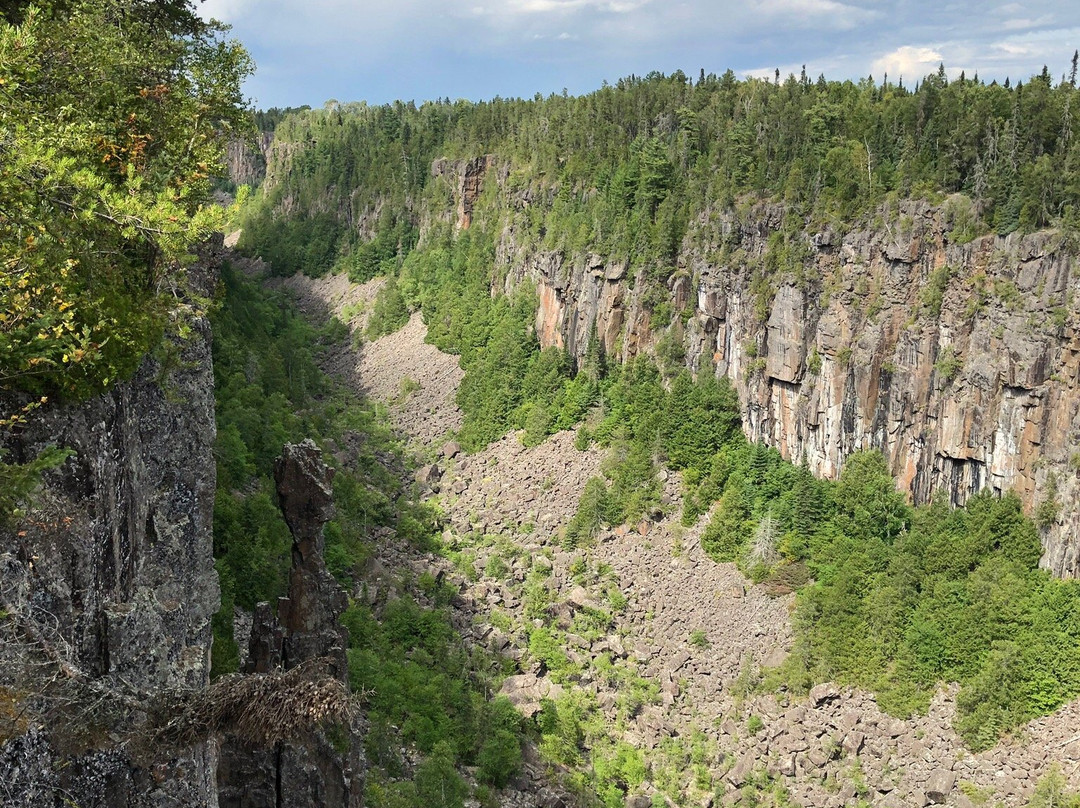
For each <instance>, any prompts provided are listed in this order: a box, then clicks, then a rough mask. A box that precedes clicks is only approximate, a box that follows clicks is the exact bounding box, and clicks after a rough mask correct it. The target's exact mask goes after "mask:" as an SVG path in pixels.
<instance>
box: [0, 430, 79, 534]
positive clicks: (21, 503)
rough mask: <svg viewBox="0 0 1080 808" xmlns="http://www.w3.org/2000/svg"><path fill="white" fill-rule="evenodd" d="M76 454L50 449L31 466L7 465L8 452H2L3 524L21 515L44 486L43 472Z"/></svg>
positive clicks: (0, 496) (0, 518)
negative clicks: (35, 492) (38, 488)
mask: <svg viewBox="0 0 1080 808" xmlns="http://www.w3.org/2000/svg"><path fill="white" fill-rule="evenodd" d="M72 454H73V452H71V451H69V450H67V449H58V448H56V447H55V446H50V447H49V448H47V449H45V450H44V451H42V452H41V454H39V455H38V456H37V457H35V458H34V459H33V460H31V461H29V462H27V463H6V462H3V458H4V455H5V452H4V451H3V450H2V449H0V525H3V524H4V523H6V522H7V521H8V520H9V519H13V518H17V517H18V516H20V515H21V514H22V509H23V508H24V507H25V506H26V504H27V502H28V501H30V500H31V498H32V496H33V493H34V491H35V490H36V489H37V487H38V485H39V484H40V483H41V475H42V473H43V472H45V471H48V470H49V469H54V468H56V467H57V466H59V465H60V464H61V463H63V462H64V461H65V460H67V458H69V457H70V456H71V455H72Z"/></svg>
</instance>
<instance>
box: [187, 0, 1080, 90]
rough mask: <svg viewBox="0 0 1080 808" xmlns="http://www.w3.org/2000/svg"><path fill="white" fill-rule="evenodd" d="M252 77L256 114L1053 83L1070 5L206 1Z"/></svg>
mask: <svg viewBox="0 0 1080 808" xmlns="http://www.w3.org/2000/svg"><path fill="white" fill-rule="evenodd" d="M200 13H202V14H203V16H205V17H207V18H211V17H212V18H215V19H218V20H221V21H222V22H225V23H227V24H229V25H231V26H232V33H231V35H232V36H234V37H236V38H237V39H239V40H240V41H241V42H243V43H244V45H245V46H246V47H247V49H248V51H249V52H250V53H251V55H252V56H253V58H254V60H255V62H256V65H257V71H256V73H255V75H254V76H253V77H252V78H251V79H250V80H249V81H248V83H247V85H246V92H247V94H248V95H249V96H250V97H251V99H252V102H253V104H254V105H255V106H256V107H258V108H262V109H266V108H269V107H275V106H277V107H281V106H298V105H301V104H310V105H311V106H322V105H323V104H324V103H325V102H326V101H329V100H331V99H332V100H336V101H340V102H347V101H366V102H368V103H369V104H382V103H387V102H390V101H394V100H399V99H400V100H405V101H410V100H412V101H416V102H417V103H419V102H422V101H425V100H431V99H436V98H443V97H448V98H450V99H459V98H465V99H469V100H473V101H480V100H487V99H491V98H494V97H495V96H502V97H504V98H506V97H514V96H520V97H526V98H531V97H532V96H533V95H535V94H536V93H541V94H543V95H549V94H551V93H561V92H562V91H563V90H564V89H565V90H567V91H568V92H570V93H571V94H580V93H587V92H590V91H592V90H595V89H597V88H599V87H600V86H601V85H602V84H603V82H604V81H607V82H609V83H615V82H616V81H617V80H618V79H619V78H621V77H623V76H628V75H630V74H632V73H633V74H637V75H639V76H644V75H645V74H647V73H649V72H651V71H654V70H659V71H661V72H663V73H671V72H674V71H675V70H682V71H683V72H684V73H686V74H687V75H688V76H691V77H692V78H696V77H697V75H698V72H699V70H700V69H702V68H704V70H705V72H706V73H717V74H720V73H723V72H724V71H725V70H727V69H728V68H730V69H732V70H734V71H735V73H736V74H737V75H739V76H746V75H768V76H772V75H773V74H774V71H775V70H776V69H777V68H779V70H780V72H781V74H782V75H783V76H785V77H786V76H787V75H788V74H789V73H795V74H798V73H799V71H800V70H801V69H802V66H803V65H805V66H806V71H807V73H808V74H809V75H810V76H811V77H812V78H816V77H817V76H818V74H821V73H824V74H825V76H826V78H829V79H845V78H852V79H858V78H862V77H866V76H868V75H870V76H873V77H874V79H876V80H877V81H881V79H882V77H883V76H884V75H885V74H888V77H889V80H890V81H896V80H898V79H900V78H901V77H902V78H903V80H904V83H905V84H908V85H911V84H914V82H915V81H916V80H917V79H919V78H921V77H922V76H924V75H926V74H927V73H930V72H932V71H935V70H937V67H938V64H939V63H944V64H945V67H946V70H947V72H948V73H949V74H950V75H951V76H954V77H955V76H956V75H958V74H959V73H960V72H961V71H962V70H963V71H965V72H966V73H967V75H968V77H969V78H970V77H971V76H972V75H973V74H975V73H976V72H977V73H978V74H979V76H980V78H984V79H986V80H989V79H998V80H1002V79H1004V78H1005V77H1006V76H1009V77H1011V78H1012V79H1013V81H1014V82H1015V81H1016V80H1017V79H1021V80H1026V79H1027V78H1028V77H1029V76H1030V75H1032V74H1033V73H1038V72H1039V71H1041V70H1042V66H1043V65H1044V64H1045V65H1047V66H1048V67H1049V68H1050V73H1051V75H1052V76H1054V78H1055V80H1057V79H1059V78H1060V77H1061V76H1062V75H1063V74H1064V73H1066V72H1067V71H1068V70H1069V63H1070V61H1071V58H1072V54H1073V52H1074V50H1076V49H1077V48H1080V0H1028V2H1024V3H1016V2H1006V3H999V2H995V0H989V1H988V2H975V1H974V0H963V1H962V2H958V1H957V0H460V2H453V1H452V0H388V1H387V2H371V1H370V0H353V1H352V2H350V0H303V2H297V1H296V0H204V1H203V2H202V3H201V6H200Z"/></svg>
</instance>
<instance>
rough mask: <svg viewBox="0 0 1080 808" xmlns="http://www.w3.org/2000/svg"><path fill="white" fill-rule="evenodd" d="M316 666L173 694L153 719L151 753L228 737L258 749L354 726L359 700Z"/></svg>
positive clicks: (220, 681) (241, 676)
mask: <svg viewBox="0 0 1080 808" xmlns="http://www.w3.org/2000/svg"><path fill="white" fill-rule="evenodd" d="M326 668H327V666H326V661H325V660H312V661H310V662H307V663H304V664H303V665H300V666H299V667H296V668H293V669H292V670H290V671H286V672H284V673H270V674H234V675H232V676H226V677H223V678H221V679H218V680H217V681H215V682H213V683H212V684H211V685H210V686H209V687H208V688H206V689H204V690H199V691H191V692H186V693H179V694H172V696H171V697H168V698H166V699H163V700H162V706H161V707H160V708H159V709H157V710H154V711H153V712H152V713H151V716H150V719H149V721H148V722H147V723H148V734H147V741H148V746H149V748H152V749H160V748H162V747H166V746H167V747H183V746H190V745H192V744H195V743H198V742H200V741H203V740H205V739H207V738H209V737H211V736H213V735H218V734H225V733H227V734H230V735H233V736H234V737H236V738H239V739H240V740H241V741H244V742H246V743H249V744H252V745H255V746H269V745H272V744H274V743H276V742H277V741H281V740H289V739H296V738H299V737H303V736H305V735H308V734H310V733H312V732H314V731H315V730H316V729H317V728H319V727H322V726H326V725H330V724H338V725H341V724H344V725H348V724H351V723H352V721H353V719H354V718H355V717H356V715H357V709H358V706H359V700H358V699H357V698H355V697H353V695H352V694H351V693H349V690H348V687H347V686H346V685H345V683H344V682H341V681H339V680H337V679H334V678H331V677H329V676H327V675H326Z"/></svg>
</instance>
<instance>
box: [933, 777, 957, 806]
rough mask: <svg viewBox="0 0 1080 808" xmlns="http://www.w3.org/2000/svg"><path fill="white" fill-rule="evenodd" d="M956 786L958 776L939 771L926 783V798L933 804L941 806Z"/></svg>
mask: <svg viewBox="0 0 1080 808" xmlns="http://www.w3.org/2000/svg"><path fill="white" fill-rule="evenodd" d="M955 785H956V775H955V774H954V773H953V772H951V771H946V770H944V769H938V770H936V771H935V772H934V773H933V774H931V775H930V779H929V780H928V781H927V783H926V798H927V799H928V800H929V801H930V802H932V803H935V804H941V803H943V802H945V800H947V799H948V798H949V795H950V794H951V793H952V790H953V787H954V786H955Z"/></svg>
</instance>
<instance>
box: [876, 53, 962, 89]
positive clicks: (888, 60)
mask: <svg viewBox="0 0 1080 808" xmlns="http://www.w3.org/2000/svg"><path fill="white" fill-rule="evenodd" d="M944 61H945V57H944V56H942V54H941V51H940V50H938V49H936V48H933V47H928V46H925V45H923V46H916V45H903V46H902V47H899V48H897V49H896V50H894V51H893V52H892V53H886V54H885V55H884V56H881V57H879V58H877V59H875V60H874V61H873V63H872V64H871V65H870V70H871V75H873V76H875V77H878V78H880V77H881V76H883V75H885V74H886V73H888V74H889V76H890V77H892V79H893V80H894V81H895V80H896V79H899V78H901V77H903V78H906V79H909V80H910V82H914V81H915V80H917V79H921V78H922V77H923V76H925V75H927V74H928V73H933V72H934V71H936V70H937V68H938V65H939V64H941V63H942V62H944Z"/></svg>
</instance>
